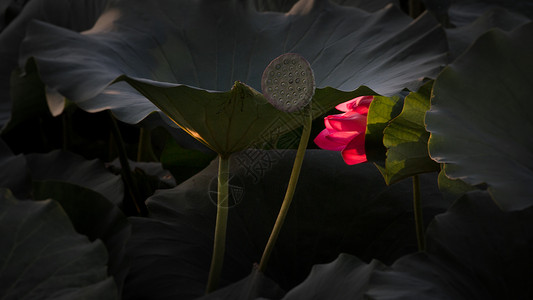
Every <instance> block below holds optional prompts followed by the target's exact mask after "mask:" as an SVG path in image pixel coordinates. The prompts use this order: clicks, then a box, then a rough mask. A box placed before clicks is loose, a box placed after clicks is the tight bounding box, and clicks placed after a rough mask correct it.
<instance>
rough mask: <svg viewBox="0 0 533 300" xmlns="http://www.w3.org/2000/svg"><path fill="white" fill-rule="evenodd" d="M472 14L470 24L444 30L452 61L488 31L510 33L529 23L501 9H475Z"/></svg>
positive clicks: (459, 9) (517, 15)
mask: <svg viewBox="0 0 533 300" xmlns="http://www.w3.org/2000/svg"><path fill="white" fill-rule="evenodd" d="M454 11H458V12H463V13H464V11H465V9H464V8H463V7H459V8H457V9H456V10H454ZM472 14H473V17H474V16H475V17H476V19H475V20H474V21H472V22H471V23H468V24H464V25H462V26H460V27H457V28H449V29H447V30H446V33H447V36H448V43H449V45H450V54H451V57H452V59H455V58H457V57H458V56H459V55H460V54H462V53H463V52H464V51H465V50H466V49H467V48H468V47H469V46H470V45H471V44H472V43H473V42H474V41H475V40H476V39H477V38H478V37H480V36H481V35H482V34H483V33H485V32H486V31H488V30H489V29H492V28H500V29H502V30H505V31H511V30H513V29H515V28H517V27H520V26H521V25H524V24H526V23H528V22H530V21H531V19H529V18H527V17H524V16H523V15H521V14H520V13H518V12H513V11H510V10H506V9H504V8H501V7H493V8H487V9H486V10H480V11H479V12H478V10H477V9H476V10H474V11H473V12H472Z"/></svg>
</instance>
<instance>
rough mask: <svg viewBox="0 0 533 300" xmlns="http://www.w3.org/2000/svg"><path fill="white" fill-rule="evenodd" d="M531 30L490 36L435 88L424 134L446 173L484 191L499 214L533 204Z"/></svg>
mask: <svg viewBox="0 0 533 300" xmlns="http://www.w3.org/2000/svg"><path fill="white" fill-rule="evenodd" d="M531 53H533V23H528V24H527V25H525V26H523V27H521V28H519V29H518V30H516V31H514V32H512V33H510V34H506V33H504V32H502V31H499V30H492V31H490V32H488V33H486V34H484V35H483V36H482V37H480V38H479V39H478V40H477V41H476V43H475V44H474V45H473V46H472V47H470V48H469V50H468V51H467V52H466V53H465V54H464V55H463V56H461V57H460V58H459V59H458V60H456V61H455V62H454V63H453V64H451V65H450V66H449V67H447V68H446V69H445V70H444V71H443V72H442V73H441V74H440V75H439V77H438V78H437V80H436V81H435V85H434V87H433V95H434V96H433V98H432V100H431V109H430V110H429V111H428V112H427V114H426V120H425V122H426V125H427V126H426V128H427V130H428V131H429V132H430V133H431V137H430V139H429V153H430V155H431V157H432V158H433V159H434V160H436V161H437V162H439V163H445V164H446V174H447V175H448V176H449V177H450V178H458V179H461V180H463V181H465V182H466V183H468V184H470V185H477V184H480V183H486V184H488V190H489V192H490V194H491V195H492V196H493V198H494V200H495V201H496V202H497V203H498V204H499V205H500V206H501V207H502V208H504V209H507V210H509V209H510V210H515V209H523V208H525V207H529V206H531V205H533V198H532V197H531V195H533V185H532V184H531V183H532V182H533V139H531V136H532V134H533V123H532V122H531V120H532V119H533V114H532V112H533V102H532V101H531V95H532V94H533V86H532V85H531V82H533V72H532V70H533V56H532V55H531Z"/></svg>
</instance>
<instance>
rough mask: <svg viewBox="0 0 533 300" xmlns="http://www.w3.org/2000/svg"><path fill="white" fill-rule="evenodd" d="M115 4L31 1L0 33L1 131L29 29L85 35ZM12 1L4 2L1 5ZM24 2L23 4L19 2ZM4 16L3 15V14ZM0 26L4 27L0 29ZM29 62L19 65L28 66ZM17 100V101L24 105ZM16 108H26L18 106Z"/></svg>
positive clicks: (105, 0)
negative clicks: (44, 26)
mask: <svg viewBox="0 0 533 300" xmlns="http://www.w3.org/2000/svg"><path fill="white" fill-rule="evenodd" d="M111 1H112V0H97V1H94V0H81V1H80V0H32V1H28V3H26V5H24V7H23V8H22V11H20V13H19V14H18V16H17V17H16V18H15V19H14V20H13V21H12V22H11V23H10V24H9V25H8V26H7V27H6V28H4V30H2V31H0V45H2V47H1V48H0V57H2V59H1V60H0V128H1V127H3V126H4V125H5V124H6V123H7V122H8V120H9V118H10V115H11V107H12V104H11V100H10V77H11V72H12V71H13V70H15V69H16V67H17V64H19V51H20V44H21V43H22V40H23V39H24V37H25V33H26V27H27V25H28V24H29V23H30V22H31V21H33V20H41V21H43V22H47V23H50V24H54V25H56V26H60V27H65V28H69V29H71V30H74V31H83V30H86V29H89V28H90V27H91V26H93V24H94V22H95V21H96V19H98V16H100V14H101V13H102V11H104V9H105V7H106V5H107V3H108V2H111ZM4 2H6V3H9V2H12V1H2V3H4ZM16 2H19V3H20V2H21V1H16ZM0 13H1V12H0ZM0 26H1V25H0ZM25 61H26V59H24V60H23V62H21V63H20V66H24V65H25ZM24 100H25V99H23V98H22V99H21V98H18V99H16V100H15V101H21V102H24ZM42 100H43V101H44V98H43V99H42ZM17 105H24V104H23V103H19V104H17Z"/></svg>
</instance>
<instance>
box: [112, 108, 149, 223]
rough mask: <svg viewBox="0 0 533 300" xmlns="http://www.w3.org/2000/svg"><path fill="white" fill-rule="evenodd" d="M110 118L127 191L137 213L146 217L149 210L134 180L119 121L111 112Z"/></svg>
mask: <svg viewBox="0 0 533 300" xmlns="http://www.w3.org/2000/svg"><path fill="white" fill-rule="evenodd" d="M109 117H110V119H111V134H112V135H113V140H114V141H115V146H116V147H117V152H118V159H119V161H120V166H121V167H122V178H123V179H124V183H125V184H126V189H127V191H128V193H129V194H130V196H131V199H132V200H133V204H134V205H135V209H136V210H137V213H138V214H139V215H141V216H146V215H148V209H147V208H146V205H145V204H144V201H143V200H142V199H140V198H141V196H140V195H141V193H140V192H139V189H138V187H137V185H136V184H135V181H134V180H133V176H132V175H131V168H130V164H129V162H128V156H127V154H126V147H125V146H124V140H123V139H122V134H121V133H120V129H119V128H118V124H117V121H116V120H115V117H114V116H113V115H112V114H111V112H109Z"/></svg>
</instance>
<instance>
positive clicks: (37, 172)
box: [26, 150, 124, 204]
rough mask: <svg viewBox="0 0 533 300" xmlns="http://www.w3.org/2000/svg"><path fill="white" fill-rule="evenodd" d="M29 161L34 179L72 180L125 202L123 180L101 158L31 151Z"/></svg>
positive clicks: (115, 199) (27, 157) (116, 201)
mask: <svg viewBox="0 0 533 300" xmlns="http://www.w3.org/2000/svg"><path fill="white" fill-rule="evenodd" d="M26 160H27V165H28V168H29V170H30V173H31V177H32V179H33V180H34V181H40V180H56V181H65V182H70V183H73V184H77V185H80V186H83V187H86V188H88V189H91V190H93V191H95V192H98V193H100V194H101V195H103V196H104V197H106V198H107V199H108V200H110V201H111V202H112V203H115V204H120V203H121V202H122V198H123V197H124V186H123V184H122V179H121V178H120V176H118V175H114V174H112V173H111V172H109V171H108V170H107V169H106V168H105V167H104V164H103V163H102V162H101V161H99V160H97V159H94V160H86V159H85V158H83V157H81V156H79V155H77V154H74V153H71V152H67V151H61V150H54V151H52V152H50V153H46V154H37V153H34V154H28V155H26Z"/></svg>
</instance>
